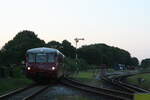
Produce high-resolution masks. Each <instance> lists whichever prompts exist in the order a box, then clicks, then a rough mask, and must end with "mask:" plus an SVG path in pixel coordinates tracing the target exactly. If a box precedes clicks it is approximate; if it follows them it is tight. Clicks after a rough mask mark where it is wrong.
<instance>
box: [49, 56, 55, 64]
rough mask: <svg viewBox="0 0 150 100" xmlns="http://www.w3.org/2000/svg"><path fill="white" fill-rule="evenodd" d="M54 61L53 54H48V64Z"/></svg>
mask: <svg viewBox="0 0 150 100" xmlns="http://www.w3.org/2000/svg"><path fill="white" fill-rule="evenodd" d="M54 61H55V59H54V54H48V62H49V63H50V62H54Z"/></svg>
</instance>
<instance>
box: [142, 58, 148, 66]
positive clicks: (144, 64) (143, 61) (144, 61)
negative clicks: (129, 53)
mask: <svg viewBox="0 0 150 100" xmlns="http://www.w3.org/2000/svg"><path fill="white" fill-rule="evenodd" d="M141 67H144V68H148V67H150V58H147V59H143V60H142V62H141Z"/></svg>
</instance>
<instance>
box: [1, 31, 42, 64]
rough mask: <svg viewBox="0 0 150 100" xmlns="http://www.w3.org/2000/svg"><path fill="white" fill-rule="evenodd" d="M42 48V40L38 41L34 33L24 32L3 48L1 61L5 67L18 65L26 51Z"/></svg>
mask: <svg viewBox="0 0 150 100" xmlns="http://www.w3.org/2000/svg"><path fill="white" fill-rule="evenodd" d="M42 46H45V42H44V40H41V39H39V38H38V37H37V35H36V34H35V33H34V32H32V31H28V30H24V31H22V32H19V33H18V34H17V35H16V36H15V37H14V38H13V39H12V40H10V41H8V43H6V44H5V45H4V46H3V48H2V49H1V52H2V54H3V55H2V60H1V61H3V62H4V64H5V65H7V64H20V63H21V61H23V60H24V58H25V52H26V50H28V49H30V48H36V47H42Z"/></svg>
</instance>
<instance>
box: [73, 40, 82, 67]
mask: <svg viewBox="0 0 150 100" xmlns="http://www.w3.org/2000/svg"><path fill="white" fill-rule="evenodd" d="M74 40H75V42H76V64H77V60H78V54H77V48H78V42H79V41H80V40H84V38H75V39H74Z"/></svg>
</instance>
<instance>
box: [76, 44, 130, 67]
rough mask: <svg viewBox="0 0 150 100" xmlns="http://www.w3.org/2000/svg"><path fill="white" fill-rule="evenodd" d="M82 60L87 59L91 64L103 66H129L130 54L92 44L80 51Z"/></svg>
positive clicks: (121, 50)
mask: <svg viewBox="0 0 150 100" xmlns="http://www.w3.org/2000/svg"><path fill="white" fill-rule="evenodd" d="M78 54H79V57H80V58H83V59H85V60H86V61H87V62H88V63H89V64H94V65H98V66H99V65H101V64H106V65H108V66H113V65H115V64H124V65H129V63H130V59H131V56H130V53H129V52H127V51H125V50H123V49H120V48H116V47H111V46H108V45H106V44H92V45H86V46H82V47H81V48H79V49H78Z"/></svg>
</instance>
